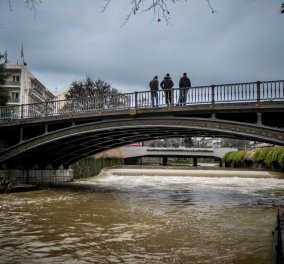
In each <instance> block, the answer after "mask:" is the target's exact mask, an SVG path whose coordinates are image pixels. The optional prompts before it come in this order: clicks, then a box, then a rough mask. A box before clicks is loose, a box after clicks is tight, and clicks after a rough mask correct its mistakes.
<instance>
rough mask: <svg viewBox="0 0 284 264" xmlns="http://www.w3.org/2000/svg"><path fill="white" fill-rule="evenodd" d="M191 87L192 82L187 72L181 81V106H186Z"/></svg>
mask: <svg viewBox="0 0 284 264" xmlns="http://www.w3.org/2000/svg"><path fill="white" fill-rule="evenodd" d="M190 87H191V82H190V79H189V78H188V77H187V74H186V72H185V73H184V74H183V76H182V77H180V80H179V105H186V101H187V100H186V99H187V93H188V90H189V88H190Z"/></svg>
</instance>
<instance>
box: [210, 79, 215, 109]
mask: <svg viewBox="0 0 284 264" xmlns="http://www.w3.org/2000/svg"><path fill="white" fill-rule="evenodd" d="M211 104H212V106H213V105H214V104H215V85H214V84H212V85H211Z"/></svg>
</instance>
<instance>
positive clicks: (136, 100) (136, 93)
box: [134, 91, 138, 109]
mask: <svg viewBox="0 0 284 264" xmlns="http://www.w3.org/2000/svg"><path fill="white" fill-rule="evenodd" d="M134 96H135V97H134V107H135V109H137V108H138V92H136V91H135V93H134Z"/></svg>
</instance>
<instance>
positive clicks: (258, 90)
mask: <svg viewBox="0 0 284 264" xmlns="http://www.w3.org/2000/svg"><path fill="white" fill-rule="evenodd" d="M256 102H257V103H259V102H260V81H257V82H256Z"/></svg>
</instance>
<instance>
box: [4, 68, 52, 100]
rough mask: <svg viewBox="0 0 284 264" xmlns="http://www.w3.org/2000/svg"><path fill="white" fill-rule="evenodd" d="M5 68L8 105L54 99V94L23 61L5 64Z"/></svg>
mask: <svg viewBox="0 0 284 264" xmlns="http://www.w3.org/2000/svg"><path fill="white" fill-rule="evenodd" d="M5 68H6V70H7V74H8V78H7V79H6V83H5V87H7V88H8V90H9V94H10V98H9V101H8V104H7V105H8V106H17V105H21V104H33V103H42V102H48V101H52V100H55V98H56V97H55V95H53V93H52V92H50V91H49V90H48V89H47V88H46V87H45V86H44V85H43V84H42V83H41V82H40V81H39V80H38V79H37V78H36V77H35V76H34V75H33V74H32V73H31V72H30V71H29V70H28V68H27V65H26V64H25V63H24V64H5Z"/></svg>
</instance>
